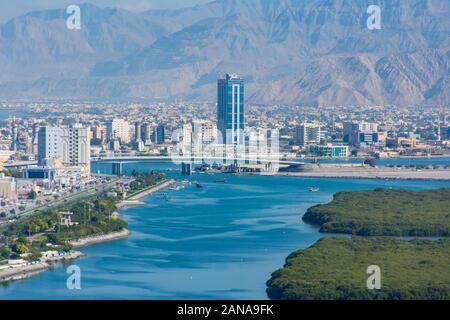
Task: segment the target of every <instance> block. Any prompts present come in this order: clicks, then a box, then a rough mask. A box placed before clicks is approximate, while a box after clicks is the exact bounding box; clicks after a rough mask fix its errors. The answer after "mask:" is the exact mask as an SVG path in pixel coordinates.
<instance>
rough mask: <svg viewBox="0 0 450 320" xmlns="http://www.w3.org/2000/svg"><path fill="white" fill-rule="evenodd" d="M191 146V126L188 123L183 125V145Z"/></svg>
mask: <svg viewBox="0 0 450 320" xmlns="http://www.w3.org/2000/svg"><path fill="white" fill-rule="evenodd" d="M191 144H192V125H191V124H190V123H185V124H183V145H184V146H191Z"/></svg>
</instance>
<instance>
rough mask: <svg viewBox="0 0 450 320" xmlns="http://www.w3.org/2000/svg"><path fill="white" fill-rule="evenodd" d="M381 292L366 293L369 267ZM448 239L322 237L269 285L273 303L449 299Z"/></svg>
mask: <svg viewBox="0 0 450 320" xmlns="http://www.w3.org/2000/svg"><path fill="white" fill-rule="evenodd" d="M371 265H377V266H379V267H380V269H381V289H379V290H369V289H368V288H367V279H368V277H369V275H368V274H367V268H368V267H369V266H371ZM449 266H450V240H449V239H445V240H436V241H433V240H418V239H415V240H410V241H407V240H401V239H396V238H391V237H376V238H372V237H368V238H365V237H359V236H354V237H352V238H347V237H342V238H323V239H321V240H319V241H318V242H317V243H316V244H314V245H313V246H312V247H310V248H308V249H303V250H299V251H297V252H294V253H292V254H291V255H290V256H289V257H288V258H287V260H286V264H285V266H284V268H282V269H280V270H278V271H276V272H274V273H273V274H272V278H271V279H270V280H269V281H268V282H267V294H268V296H269V297H270V298H271V299H294V300H309V299H312V300H323V299H325V300H350V299H356V300H368V299H388V300H398V299H450V268H449Z"/></svg>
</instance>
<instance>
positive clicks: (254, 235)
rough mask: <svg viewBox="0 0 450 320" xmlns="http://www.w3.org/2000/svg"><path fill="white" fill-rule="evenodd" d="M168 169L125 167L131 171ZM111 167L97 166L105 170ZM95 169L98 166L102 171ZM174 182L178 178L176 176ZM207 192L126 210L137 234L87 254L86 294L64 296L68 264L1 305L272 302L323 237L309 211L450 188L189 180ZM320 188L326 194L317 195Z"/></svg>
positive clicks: (20, 286) (6, 294)
mask: <svg viewBox="0 0 450 320" xmlns="http://www.w3.org/2000/svg"><path fill="white" fill-rule="evenodd" d="M167 166H170V167H172V166H171V165H168V164H127V165H126V166H125V167H126V169H127V171H128V172H130V171H131V170H133V169H134V168H136V169H140V170H152V169H158V170H164V169H165V168H166V167H167ZM107 167H108V165H107V164H102V165H99V166H98V168H100V170H101V171H105V170H106V168H107ZM96 170H97V169H96V168H94V171H96ZM171 175H175V176H176V175H177V174H176V173H171ZM191 179H192V180H198V181H201V182H202V183H204V184H205V188H204V189H197V188H195V187H194V186H191V187H188V188H186V189H184V190H181V191H167V194H168V195H169V197H170V201H169V202H166V201H165V200H164V199H163V197H161V195H152V196H149V197H147V198H146V199H144V201H145V206H143V207H134V208H129V209H126V210H122V211H121V214H122V215H123V217H124V218H125V219H126V220H127V221H128V222H129V228H130V230H131V231H132V232H133V235H132V236H131V237H129V238H127V239H124V240H119V241H115V242H110V243H104V244H98V245H94V246H91V247H88V248H83V249H81V251H83V252H84V253H86V254H87V257H85V258H82V259H79V260H76V261H74V262H72V263H73V264H76V265H78V266H79V267H80V268H81V276H82V277H81V286H82V289H81V290H76V291H70V290H68V289H66V279H67V277H68V275H67V274H66V273H65V270H66V267H67V266H68V265H66V266H64V265H60V266H58V267H57V268H55V269H54V270H52V271H49V272H45V273H42V274H40V275H38V276H36V277H34V278H32V279H28V280H24V281H17V282H11V283H10V284H9V285H7V286H6V287H3V288H0V299H265V298H266V294H265V282H266V281H267V280H268V279H269V277H270V274H271V273H272V272H273V271H275V270H276V269H277V268H280V267H281V266H282V265H283V263H284V259H285V258H286V256H287V255H288V254H289V253H291V252H292V251H294V250H296V249H299V248H305V247H308V246H310V245H312V244H313V243H314V242H316V241H317V240H318V239H319V238H320V237H322V236H323V235H321V234H319V233H318V232H317V230H316V229H315V228H313V227H311V226H309V225H306V224H304V223H303V222H302V220H301V216H302V214H303V213H304V212H305V210H306V209H307V208H308V207H310V206H312V205H315V204H318V203H324V202H328V201H330V200H331V198H332V195H333V194H334V193H336V192H337V191H341V190H356V189H373V188H376V187H401V188H413V189H424V188H438V187H450V183H446V182H427V181H383V180H336V179H299V178H284V177H262V176H252V177H247V176H227V180H228V183H226V184H220V183H214V180H217V179H219V177H218V176H209V175H196V176H193V177H192V178H191ZM310 186H315V187H319V188H320V192H317V193H310V192H308V190H307V188H308V187H310Z"/></svg>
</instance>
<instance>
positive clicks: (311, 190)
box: [308, 187, 320, 192]
mask: <svg viewBox="0 0 450 320" xmlns="http://www.w3.org/2000/svg"><path fill="white" fill-rule="evenodd" d="M308 190H309V192H318V191H320V189H319V188H315V187H309V188H308Z"/></svg>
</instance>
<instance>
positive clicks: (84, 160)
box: [38, 125, 91, 172]
mask: <svg viewBox="0 0 450 320" xmlns="http://www.w3.org/2000/svg"><path fill="white" fill-rule="evenodd" d="M56 161H60V162H61V163H62V164H63V165H64V166H67V167H84V169H85V172H89V168H90V165H91V163H90V161H91V159H90V134H89V129H88V128H84V127H81V126H79V125H75V126H69V127H50V126H45V127H42V128H40V130H39V143H38V164H39V165H40V166H48V165H50V166H51V165H53V164H54V163H55V162H56Z"/></svg>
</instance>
